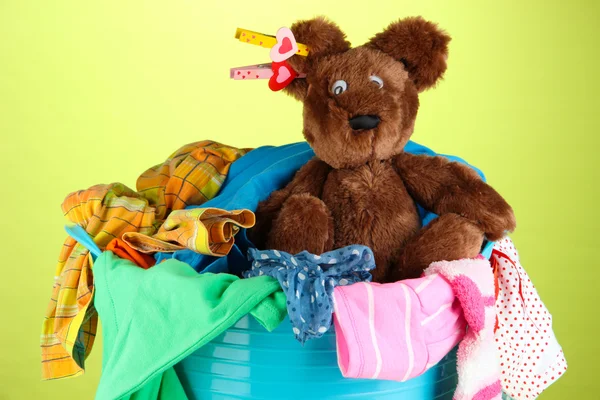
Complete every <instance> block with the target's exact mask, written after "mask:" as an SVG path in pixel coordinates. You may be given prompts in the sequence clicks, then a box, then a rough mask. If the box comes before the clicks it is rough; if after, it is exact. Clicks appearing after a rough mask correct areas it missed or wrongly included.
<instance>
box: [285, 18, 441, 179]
mask: <svg viewBox="0 0 600 400" xmlns="http://www.w3.org/2000/svg"><path fill="white" fill-rule="evenodd" d="M291 30H292V32H293V33H294V36H295V38H296V40H297V41H298V43H303V44H305V45H306V46H307V47H308V48H309V49H310V50H309V54H308V56H307V57H302V56H299V55H295V56H293V57H292V58H291V59H289V60H288V62H289V63H290V64H291V65H292V66H293V67H294V69H296V71H299V72H303V73H306V78H305V79H295V80H294V81H293V82H292V83H291V84H290V85H289V86H288V87H286V88H285V91H286V92H287V93H288V94H290V95H292V96H293V97H295V98H296V99H298V100H300V101H301V102H302V103H303V104H304V112H303V114H304V131H303V132H304V136H305V138H306V140H307V141H308V143H309V144H310V145H311V147H312V148H313V150H314V151H315V154H316V155H317V156H318V157H319V158H320V159H321V160H323V161H324V162H326V163H327V164H329V165H330V166H331V167H333V168H353V167H357V166H359V165H362V164H365V163H367V162H370V161H376V160H386V159H389V158H390V157H392V156H394V155H396V154H399V153H400V152H402V149H403V148H404V146H405V145H406V143H407V142H408V140H409V138H410V136H411V135H412V133H413V128H414V123H415V119H416V115H417V109H418V108H419V97H418V95H419V92H421V91H423V90H425V89H428V88H430V87H432V86H434V85H435V84H436V82H437V81H438V80H439V79H440V78H441V77H442V75H443V74H444V72H445V70H446V59H447V56H448V42H449V41H450V37H449V36H448V35H447V34H446V33H445V32H443V31H442V30H440V29H439V28H438V27H437V25H435V24H433V23H431V22H428V21H426V20H424V19H422V18H420V17H416V18H406V19H403V20H399V21H397V22H395V23H392V24H391V25H389V26H388V27H387V28H386V29H385V30H384V31H383V32H381V33H379V34H377V35H375V36H374V37H373V38H371V40H369V41H368V42H367V43H365V44H364V45H362V46H359V47H355V48H351V47H350V43H349V42H348V41H347V40H346V36H345V34H344V33H343V32H342V31H341V30H340V28H339V27H338V26H337V25H335V24H334V23H332V22H330V21H328V20H326V19H325V18H321V17H319V18H315V19H311V20H306V21H299V22H297V23H295V24H294V25H292V27H291Z"/></svg>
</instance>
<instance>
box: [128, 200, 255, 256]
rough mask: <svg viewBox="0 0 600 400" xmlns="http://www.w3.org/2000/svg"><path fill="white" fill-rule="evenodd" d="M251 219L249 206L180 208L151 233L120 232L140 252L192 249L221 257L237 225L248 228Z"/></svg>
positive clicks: (250, 224)
mask: <svg viewBox="0 0 600 400" xmlns="http://www.w3.org/2000/svg"><path fill="white" fill-rule="evenodd" d="M254 222H255V216H254V213H252V211H249V210H235V211H225V210H220V209H218V208H196V209H192V210H179V211H173V212H172V213H171V214H169V216H168V217H167V219H166V221H165V222H164V224H163V225H162V226H161V227H160V229H159V230H158V232H157V233H156V234H155V235H154V236H152V237H151V236H148V235H145V234H144V233H142V232H129V233H126V234H124V235H123V240H124V241H125V242H127V244H129V246H131V247H133V248H134V249H136V250H138V251H141V252H143V253H155V252H158V251H160V252H173V251H177V250H183V249H191V250H193V251H195V252H197V253H201V254H208V255H212V256H219V257H222V256H225V255H227V254H228V253H229V250H231V247H232V246H233V243H234V239H233V236H234V235H235V234H236V233H237V232H238V231H239V230H240V228H251V227H253V226H254Z"/></svg>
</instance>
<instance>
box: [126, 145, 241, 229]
mask: <svg viewBox="0 0 600 400" xmlns="http://www.w3.org/2000/svg"><path fill="white" fill-rule="evenodd" d="M248 151H250V149H236V148H233V147H228V146H224V145H222V144H220V143H216V142H210V141H204V142H196V143H191V144H188V145H185V146H183V147H181V148H180V149H179V150H177V151H176V152H175V153H173V154H171V156H170V157H169V158H168V159H167V161H165V162H164V163H162V164H159V165H156V166H154V167H152V168H150V169H148V170H147V171H146V172H144V173H143V174H142V175H141V176H140V177H139V178H138V180H137V184H136V186H137V190H138V192H139V193H140V194H142V195H143V196H144V197H145V198H146V199H148V201H149V202H150V205H151V206H153V207H155V208H156V218H157V219H159V220H164V219H165V218H166V217H167V215H168V214H169V212H170V211H171V210H181V209H184V208H185V207H186V206H188V205H190V204H202V203H204V202H205V201H207V200H210V199H212V198H213V197H215V195H216V194H217V193H218V192H219V189H220V188H221V185H223V182H224V181H225V178H226V177H227V172H228V171H229V165H230V164H231V163H233V162H234V161H235V160H237V159H238V158H240V157H241V156H243V155H244V154H246V153H247V152H248Z"/></svg>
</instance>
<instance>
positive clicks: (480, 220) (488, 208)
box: [395, 153, 516, 240]
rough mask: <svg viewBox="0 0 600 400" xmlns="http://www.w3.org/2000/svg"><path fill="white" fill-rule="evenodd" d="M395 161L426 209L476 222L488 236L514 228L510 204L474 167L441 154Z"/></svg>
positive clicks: (403, 156)
mask: <svg viewBox="0 0 600 400" xmlns="http://www.w3.org/2000/svg"><path fill="white" fill-rule="evenodd" d="M395 165H396V168H397V170H398V173H399V175H400V177H401V178H402V180H403V181H404V184H405V186H406V188H407V190H408V192H409V194H410V195H411V196H412V197H413V199H415V200H416V201H417V202H418V203H419V204H421V205H422V206H423V207H425V208H426V209H428V210H430V211H433V212H435V213H436V214H438V215H444V214H449V213H455V214H458V215H460V216H462V217H465V218H467V219H469V220H471V221H473V222H476V223H477V224H479V225H480V226H481V228H482V229H483V231H484V232H485V234H486V237H487V238H488V239H489V240H498V239H500V238H501V237H502V236H504V234H505V233H506V232H510V231H513V230H514V229H515V227H516V221H515V216H514V213H513V210H512V208H511V206H510V205H509V204H508V203H507V202H506V201H505V200H504V198H502V196H500V194H498V192H496V191H495V190H494V189H493V188H492V187H491V186H490V185H488V184H486V183H485V182H483V180H481V178H480V177H479V175H478V174H477V173H476V172H475V171H474V170H473V169H472V168H469V167H468V166H466V165H464V164H461V163H458V162H453V161H450V160H448V159H446V158H444V157H441V156H436V157H431V156H427V155H414V154H408V153H403V154H401V155H400V156H398V157H396V159H395Z"/></svg>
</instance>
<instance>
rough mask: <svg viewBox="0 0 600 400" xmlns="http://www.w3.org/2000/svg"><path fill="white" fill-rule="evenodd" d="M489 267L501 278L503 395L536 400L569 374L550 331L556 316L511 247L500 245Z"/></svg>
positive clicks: (499, 310) (498, 330)
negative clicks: (549, 309) (543, 301)
mask: <svg viewBox="0 0 600 400" xmlns="http://www.w3.org/2000/svg"><path fill="white" fill-rule="evenodd" d="M490 261H491V265H492V268H493V269H494V274H495V276H496V277H497V280H496V282H497V285H496V318H497V319H496V326H495V332H494V337H495V340H496V345H497V347H498V351H499V352H500V371H501V382H502V389H503V391H504V392H505V393H506V394H508V395H510V396H511V397H512V398H513V399H516V400H521V399H534V398H536V397H537V396H539V394H540V393H541V392H542V391H543V390H544V389H546V388H547V387H548V386H550V385H551V384H552V383H554V382H555V381H556V380H557V379H558V378H560V377H561V376H562V375H563V374H564V373H565V371H566V370H567V362H566V361H565V356H564V354H563V351H562V348H561V347H560V345H559V344H558V341H557V340H556V337H555V336H554V332H553V331H552V316H551V315H550V313H549V312H548V310H547V309H546V306H545V305H544V303H542V301H541V300H540V297H539V295H538V293H537V291H536V290H535V287H534V285H533V283H532V282H531V279H529V276H528V275H527V273H526V272H525V269H523V267H522V266H521V263H520V261H519V255H518V254H517V250H516V249H515V246H514V244H513V242H512V241H511V240H510V239H508V238H505V239H503V240H501V241H499V242H497V243H496V244H495V245H494V249H493V251H492V257H491V259H490Z"/></svg>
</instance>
